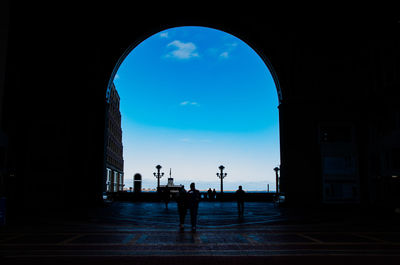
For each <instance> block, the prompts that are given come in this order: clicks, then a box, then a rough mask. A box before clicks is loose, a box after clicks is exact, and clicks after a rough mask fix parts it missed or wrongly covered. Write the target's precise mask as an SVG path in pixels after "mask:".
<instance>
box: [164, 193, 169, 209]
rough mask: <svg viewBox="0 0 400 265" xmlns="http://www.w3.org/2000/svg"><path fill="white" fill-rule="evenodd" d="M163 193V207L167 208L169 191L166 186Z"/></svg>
mask: <svg viewBox="0 0 400 265" xmlns="http://www.w3.org/2000/svg"><path fill="white" fill-rule="evenodd" d="M163 194H164V196H163V197H164V202H165V209H167V210H168V203H169V200H170V192H169V189H168V188H165V190H164V192H163Z"/></svg>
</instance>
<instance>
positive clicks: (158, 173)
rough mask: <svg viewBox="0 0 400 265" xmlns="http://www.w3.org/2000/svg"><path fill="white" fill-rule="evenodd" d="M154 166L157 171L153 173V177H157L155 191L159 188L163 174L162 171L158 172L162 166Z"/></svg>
mask: <svg viewBox="0 0 400 265" xmlns="http://www.w3.org/2000/svg"><path fill="white" fill-rule="evenodd" d="M156 168H157V173H155V172H154V173H153V175H154V177H156V178H157V191H158V190H159V189H160V178H162V177H163V176H164V173H160V170H161V168H162V166H160V165H157V166H156Z"/></svg>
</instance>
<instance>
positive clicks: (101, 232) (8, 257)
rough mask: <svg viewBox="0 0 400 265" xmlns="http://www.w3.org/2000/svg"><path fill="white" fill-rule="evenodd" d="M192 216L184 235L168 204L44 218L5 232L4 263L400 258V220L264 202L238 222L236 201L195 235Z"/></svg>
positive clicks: (207, 217) (1, 233) (219, 207)
mask: <svg viewBox="0 0 400 265" xmlns="http://www.w3.org/2000/svg"><path fill="white" fill-rule="evenodd" d="M189 218H190V216H189V215H188V216H187V219H186V229H185V231H184V232H180V231H179V229H178V215H177V209H176V205H175V204H174V203H170V205H169V209H168V210H166V209H165V206H164V204H162V203H129V202H124V203H123V202H115V203H113V204H112V205H110V206H108V207H104V208H98V209H93V210H91V211H89V212H87V215H86V218H83V219H80V218H73V216H72V217H71V216H70V218H43V219H36V220H35V222H33V221H32V222H28V221H25V222H22V223H21V224H19V225H14V226H7V227H3V228H1V229H0V257H2V259H3V262H4V264H19V263H20V264H23V263H24V261H25V262H26V263H29V262H31V261H32V260H37V261H40V262H42V263H43V262H44V263H45V262H46V261H53V262H55V260H57V262H58V263H59V262H60V259H62V260H70V261H71V262H72V260H71V259H74V260H73V262H74V263H76V261H77V260H78V259H80V260H82V259H84V260H83V261H82V262H83V263H84V264H89V263H88V262H89V261H88V260H85V259H88V258H90V259H91V261H93V262H94V261H96V262H97V264H99V262H100V263H101V261H105V260H107V259H110V258H114V259H115V258H118V259H119V261H121V262H122V260H124V259H127V260H126V262H128V263H129V262H130V263H129V264H132V260H129V259H128V258H129V257H131V258H132V257H135V260H137V259H136V258H139V257H140V259H142V258H143V257H147V258H148V259H147V262H148V263H149V264H151V262H152V261H151V260H149V259H150V258H151V259H154V258H155V257H164V258H166V259H164V258H163V259H162V261H163V262H164V264H169V263H168V262H171V264H176V262H177V260H174V259H172V257H182V260H184V259H185V258H184V257H186V258H187V257H195V260H196V261H200V260H202V259H205V258H206V257H225V258H226V259H225V261H227V260H229V259H231V258H233V257H236V258H237V257H243V256H245V257H248V258H249V260H253V261H256V260H258V261H259V262H261V263H260V264H263V262H264V261H265V260H264V261H263V260H262V259H260V257H298V258H299V257H302V258H308V261H309V259H310V258H312V257H324V256H325V257H326V256H327V255H328V256H329V257H336V259H337V258H340V257H342V258H343V257H348V258H349V257H353V258H354V257H358V258H363V259H364V258H365V257H370V259H368V260H366V261H372V260H374V259H377V260H379V261H380V262H382V260H385V262H386V263H387V264H389V263H390V262H392V261H394V260H397V261H399V260H400V224H399V223H398V222H397V221H398V219H393V220H392V219H391V220H382V219H379V220H377V219H374V218H372V217H371V216H363V215H358V214H350V213H349V215H348V216H347V218H343V216H338V215H335V214H333V213H332V214H327V213H324V214H321V213H308V214H299V212H298V211H297V212H296V211H292V210H288V209H283V208H279V207H275V206H274V205H273V204H271V203H257V202H253V203H247V204H246V210H245V217H244V218H238V217H237V212H236V204H235V203H230V202H224V203H220V202H204V203H201V204H200V208H199V218H198V231H197V232H196V233H192V232H191V231H190V229H189V228H190V227H189V223H190V220H189ZM378 221H379V222H378ZM200 257H202V258H200ZM257 257H258V258H257ZM378 258H379V259H378ZM140 259H139V260H140ZM171 259H172V260H171ZM235 260H236V261H237V260H241V259H235ZM249 260H247V261H249ZM346 260H347V261H350V260H351V259H346ZM153 261H154V262H156V261H157V260H153ZM214 261H215V260H214ZM231 261H233V260H231ZM242 261H243V264H245V263H246V262H247V261H246V260H242ZM110 262H111V261H110ZM142 262H144V263H146V260H142ZM157 262H158V263H159V260H158V261H157ZM208 262H209V263H210V262H211V263H213V261H212V260H208ZM107 263H108V262H107ZM191 263H193V264H195V263H196V262H195V261H194V260H192V262H191ZM340 263H343V260H342V261H340ZM160 264H161V263H160ZM238 264H239V263H238ZM254 264H258V263H257V262H256V263H254ZM344 264H345V263H344ZM349 264H350V263H349ZM365 264H368V263H365Z"/></svg>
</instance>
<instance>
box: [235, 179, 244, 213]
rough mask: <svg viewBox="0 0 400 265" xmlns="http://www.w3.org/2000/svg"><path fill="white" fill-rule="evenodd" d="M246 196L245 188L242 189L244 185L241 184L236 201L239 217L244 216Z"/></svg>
mask: <svg viewBox="0 0 400 265" xmlns="http://www.w3.org/2000/svg"><path fill="white" fill-rule="evenodd" d="M244 196H245V192H244V190H242V186H239V189H238V190H237V191H236V201H237V207H238V214H239V217H240V216H243V214H244Z"/></svg>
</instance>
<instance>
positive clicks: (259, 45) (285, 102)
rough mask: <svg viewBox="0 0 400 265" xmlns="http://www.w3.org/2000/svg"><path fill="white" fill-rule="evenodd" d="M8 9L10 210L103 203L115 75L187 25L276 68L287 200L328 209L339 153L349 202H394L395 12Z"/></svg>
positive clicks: (5, 105) (5, 90)
mask: <svg viewBox="0 0 400 265" xmlns="http://www.w3.org/2000/svg"><path fill="white" fill-rule="evenodd" d="M5 5H9V8H8V9H3V10H4V11H3V10H2V12H3V13H5V15H6V19H4V21H6V22H4V23H3V22H2V31H1V39H2V40H6V42H7V45H6V46H4V45H2V46H0V49H1V50H0V52H1V54H6V57H4V56H2V58H1V64H0V66H1V68H0V70H2V73H1V75H0V77H1V78H3V76H4V77H5V80H4V85H3V84H1V94H2V95H3V97H0V100H1V99H2V102H1V103H2V111H1V112H0V114H1V116H2V117H1V122H2V124H1V130H2V132H3V133H4V134H5V135H6V136H7V138H8V142H7V146H6V147H4V148H3V149H2V157H5V158H2V159H3V161H2V162H1V163H2V169H1V172H2V181H3V183H4V187H5V188H4V191H3V195H5V196H7V198H8V201H9V202H10V204H11V205H18V207H20V206H24V207H26V208H42V209H48V208H54V207H55V208H57V207H61V206H68V205H69V206H76V205H83V206H85V205H92V204H94V203H96V202H99V201H101V198H102V196H101V193H102V191H103V188H104V183H103V182H104V178H103V174H104V170H103V169H104V167H103V161H104V128H105V108H106V105H105V104H106V102H105V93H106V89H107V86H108V85H109V84H110V78H111V77H112V75H113V72H114V73H115V71H116V69H115V66H116V65H117V63H118V61H119V60H120V59H121V56H123V54H124V52H125V51H126V50H127V49H128V48H129V47H131V45H132V44H138V43H139V42H141V41H143V40H144V39H146V38H147V37H149V36H151V35H152V34H155V33H157V32H159V31H161V30H163V29H166V28H170V27H174V26H189V25H198V26H206V27H212V28H216V29H220V30H223V31H226V32H228V33H230V34H233V35H235V36H237V37H239V38H241V39H242V40H243V41H245V42H247V43H248V44H249V45H250V46H251V47H253V48H254V49H255V50H256V51H257V52H258V53H259V54H260V56H262V57H263V58H264V59H268V62H269V63H270V64H271V66H272V67H273V70H274V73H275V74H276V76H277V78H278V81H279V84H280V89H281V90H280V93H282V95H281V96H282V101H281V104H280V106H279V113H280V114H279V115H280V140H281V143H280V144H281V163H282V165H281V190H282V191H284V192H285V193H286V195H287V199H288V202H292V203H297V204H314V203H321V202H323V201H324V200H326V197H324V196H325V195H324V190H325V188H324V185H325V184H326V183H328V182H329V181H331V180H329V177H326V176H324V174H325V173H326V172H325V171H324V170H327V169H326V168H325V166H324V165H325V164H324V163H325V162H323V161H325V160H324V159H323V157H324V156H325V155H326V156H335V155H334V153H335V152H336V155H338V156H340V155H343V154H344V153H346V152H347V153H346V154H347V155H350V157H352V158H351V160H352V159H353V160H354V163H353V164H352V165H355V166H354V167H355V171H354V172H355V173H354V172H353V173H354V174H353V173H352V174H353V175H352V176H351V178H352V179H353V180H352V181H353V182H352V183H353V184H354V185H355V186H356V191H354V192H356V194H355V195H354V194H353V195H354V196H356V197H357V198H356V197H354V198H356V199H355V200H354V202H356V203H358V202H360V203H362V204H365V205H374V204H379V203H378V202H380V201H385V200H389V199H390V196H392V195H390V196H389V195H387V194H388V193H385V192H381V191H380V190H379V189H378V188H377V187H378V186H379V187H382V189H385V187H386V186H385V185H387V184H385V183H387V182H385V181H386V180H388V181H393V180H392V179H391V178H390V177H391V176H392V175H393V174H397V173H398V172H399V171H398V170H399V169H398V166H395V162H396V161H398V160H396V159H398V152H397V151H396V150H399V149H398V148H399V147H400V145H399V140H398V139H399V138H398V137H396V136H395V135H398V132H399V117H398V116H399V104H398V100H399V92H398V91H399V70H400V66H399V64H400V62H399V55H400V54H399V48H398V47H400V46H399V29H400V24H399V20H398V19H399V18H398V17H396V16H393V15H391V14H390V13H380V12H378V11H374V12H375V13H374V12H372V11H371V12H372V13H357V14H356V13H352V12H349V13H344V12H343V11H340V13H338V12H333V13H332V15H330V14H328V13H326V12H315V11H312V12H311V11H310V12H298V13H297V15H289V13H288V12H287V10H286V9H281V10H280V9H265V8H260V7H257V6H243V5H240V6H239V5H238V7H237V8H234V9H233V10H231V11H230V12H227V11H226V10H225V9H224V7H223V6H221V8H220V7H218V6H216V5H213V8H210V7H209V6H206V5H205V6H204V7H201V6H200V7H197V8H196V9H190V11H188V10H187V9H183V10H182V9H179V8H177V7H171V6H167V5H165V6H157V7H154V6H143V7H142V6H141V7H138V6H136V7H135V8H127V7H125V6H123V5H122V4H116V3H114V2H113V3H112V4H110V3H96V5H85V4H83V3H79V5H73V4H70V5H65V6H61V5H59V4H57V3H56V2H54V3H53V4H50V5H48V4H46V5H42V6H41V5H40V4H37V3H30V4H26V3H24V4H22V3H19V2H18V1H13V2H12V3H6V4H5ZM7 18H9V19H7ZM3 29H4V30H3ZM3 65H4V67H3ZM0 81H1V80H0ZM1 94H0V95H1ZM396 117H397V118H396ZM326 124H338V126H339V127H340V126H342V125H343V124H348V126H349V127H350V128H351V130H352V132H354V133H353V135H354V137H353V138H352V139H353V140H352V141H351V142H350V143H347V144H343V142H341V141H338V142H336V144H335V143H328V144H326V143H325V142H324V141H323V140H321V139H323V138H321V137H322V136H321V132H322V131H321V128H322V127H323V126H325V125H326ZM322 133H323V132H322ZM396 148H397V149H396ZM346 150H347V151H346ZM396 152H397V153H396ZM332 154H333V155H332ZM396 154H397V156H396ZM396 157H397V158H396ZM353 160H352V161H353ZM385 160H388V161H392V162H391V163H392V164H393V165H392V166H390V165H389V164H387V163H386V162H385ZM327 161H328V160H327ZM266 170H268V169H266ZM270 170H271V171H272V169H270ZM323 172H325V173H323ZM382 179H384V180H382ZM327 181H328V182H327ZM342 182H343V181H342ZM353 184H352V185H353ZM327 185H328V184H327ZM329 185H330V184H329ZM392 187H393V185H392ZM331 188H332V191H334V188H333V186H332V187H331ZM340 189H341V188H340ZM346 189H347V188H346ZM392 192H393V191H392ZM72 194H73V196H71V195H72ZM343 196H344V195H343ZM388 196H389V197H388ZM393 196H394V195H393ZM333 201H335V200H333ZM391 201H393V200H391ZM11 209H12V207H11ZM14 209H16V208H15V207H14Z"/></svg>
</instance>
